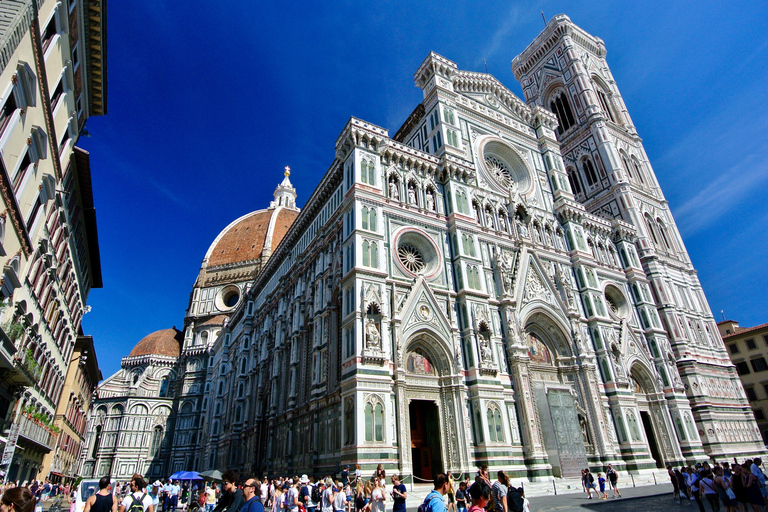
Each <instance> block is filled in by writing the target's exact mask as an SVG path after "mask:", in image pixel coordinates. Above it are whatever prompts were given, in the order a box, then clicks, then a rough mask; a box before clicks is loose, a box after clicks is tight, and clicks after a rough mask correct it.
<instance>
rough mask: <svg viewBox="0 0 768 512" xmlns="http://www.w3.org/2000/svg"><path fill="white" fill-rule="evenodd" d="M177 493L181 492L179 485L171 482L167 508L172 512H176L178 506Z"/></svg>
mask: <svg viewBox="0 0 768 512" xmlns="http://www.w3.org/2000/svg"><path fill="white" fill-rule="evenodd" d="M179 491H181V487H180V486H179V483H178V482H174V481H173V480H171V502H170V503H169V504H168V508H169V509H170V510H171V511H172V512H176V507H177V506H178V504H179Z"/></svg>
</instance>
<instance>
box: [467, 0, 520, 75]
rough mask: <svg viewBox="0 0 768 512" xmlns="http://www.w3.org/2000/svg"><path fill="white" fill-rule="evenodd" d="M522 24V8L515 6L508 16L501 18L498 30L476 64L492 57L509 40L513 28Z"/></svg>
mask: <svg viewBox="0 0 768 512" xmlns="http://www.w3.org/2000/svg"><path fill="white" fill-rule="evenodd" d="M519 24H520V8H519V7H516V6H513V7H512V8H511V9H510V10H509V12H508V13H507V16H506V17H505V18H503V19H502V20H501V23H500V24H499V26H498V28H497V29H496V31H495V32H494V33H493V34H492V35H491V38H490V41H489V42H488V44H487V45H486V47H485V48H483V50H482V55H481V56H480V58H479V59H478V60H477V62H475V65H476V66H479V65H480V64H483V59H490V58H491V57H493V56H494V55H495V54H496V52H497V51H499V50H500V49H501V48H502V46H503V45H504V43H505V42H509V39H510V36H511V35H512V31H513V29H514V28H515V27H516V26H518V25H519Z"/></svg>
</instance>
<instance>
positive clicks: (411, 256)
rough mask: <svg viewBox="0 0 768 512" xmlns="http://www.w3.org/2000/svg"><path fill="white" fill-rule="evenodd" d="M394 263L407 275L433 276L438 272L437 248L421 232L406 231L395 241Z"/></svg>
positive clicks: (411, 229)
mask: <svg viewBox="0 0 768 512" xmlns="http://www.w3.org/2000/svg"><path fill="white" fill-rule="evenodd" d="M395 247H397V250H396V256H397V258H396V261H397V262H398V263H399V264H400V267H401V268H402V269H403V270H405V271H406V272H408V273H409V274H413V275H416V274H423V275H425V276H426V277H432V276H434V275H435V274H436V273H437V271H438V270H439V268H440V266H439V264H438V263H439V256H438V254H439V252H438V250H437V246H435V244H434V243H433V242H432V240H430V238H429V237H428V236H427V235H426V234H425V233H422V232H421V231H418V230H415V229H413V228H410V229H406V230H405V231H403V232H401V233H400V234H399V235H397V238H396V240H395Z"/></svg>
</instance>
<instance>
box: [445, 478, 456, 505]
mask: <svg viewBox="0 0 768 512" xmlns="http://www.w3.org/2000/svg"><path fill="white" fill-rule="evenodd" d="M447 474H448V493H447V494H448V512H456V503H455V502H454V494H455V491H454V489H453V475H452V474H451V472H450V471H449V472H448V473H447Z"/></svg>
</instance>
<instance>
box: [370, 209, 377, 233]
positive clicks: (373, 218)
mask: <svg viewBox="0 0 768 512" xmlns="http://www.w3.org/2000/svg"><path fill="white" fill-rule="evenodd" d="M368 229H370V230H371V231H376V208H369V209H368Z"/></svg>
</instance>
